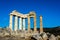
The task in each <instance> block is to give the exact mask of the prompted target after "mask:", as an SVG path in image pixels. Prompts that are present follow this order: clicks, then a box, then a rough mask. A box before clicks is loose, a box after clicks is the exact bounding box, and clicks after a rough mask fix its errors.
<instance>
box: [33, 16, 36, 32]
mask: <svg viewBox="0 0 60 40" xmlns="http://www.w3.org/2000/svg"><path fill="white" fill-rule="evenodd" d="M36 31H37V29H36V16H34V32H36Z"/></svg>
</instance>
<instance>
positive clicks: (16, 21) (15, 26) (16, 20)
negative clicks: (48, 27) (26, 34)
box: [14, 16, 18, 31]
mask: <svg viewBox="0 0 60 40" xmlns="http://www.w3.org/2000/svg"><path fill="white" fill-rule="evenodd" d="M17 29H18V17H17V16H15V24H14V30H15V31H17Z"/></svg>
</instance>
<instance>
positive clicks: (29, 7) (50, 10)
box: [0, 0, 60, 28]
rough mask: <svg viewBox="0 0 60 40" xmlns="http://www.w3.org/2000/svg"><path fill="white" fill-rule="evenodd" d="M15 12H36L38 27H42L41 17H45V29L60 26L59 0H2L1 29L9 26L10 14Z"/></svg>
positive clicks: (0, 10) (0, 5) (0, 8)
mask: <svg viewBox="0 0 60 40" xmlns="http://www.w3.org/2000/svg"><path fill="white" fill-rule="evenodd" d="M13 10H17V11H18V12H21V13H23V14H27V13H29V12H30V11H35V12H36V16H37V19H36V20H37V21H36V22H37V27H40V26H39V25H40V21H39V16H40V15H42V16H43V26H44V27H48V28H50V27H56V26H60V1H59V0H0V27H4V26H9V14H10V13H11V12H12V11H13ZM31 25H32V24H31Z"/></svg>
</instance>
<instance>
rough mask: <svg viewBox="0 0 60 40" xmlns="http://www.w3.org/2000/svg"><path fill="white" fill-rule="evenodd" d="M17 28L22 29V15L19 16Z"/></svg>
mask: <svg viewBox="0 0 60 40" xmlns="http://www.w3.org/2000/svg"><path fill="white" fill-rule="evenodd" d="M19 29H20V30H22V17H20V18H19Z"/></svg>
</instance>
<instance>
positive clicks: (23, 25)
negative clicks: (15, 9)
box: [23, 18, 25, 30]
mask: <svg viewBox="0 0 60 40" xmlns="http://www.w3.org/2000/svg"><path fill="white" fill-rule="evenodd" d="M23 30H25V18H24V19H23Z"/></svg>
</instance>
